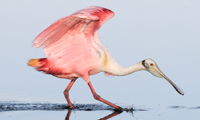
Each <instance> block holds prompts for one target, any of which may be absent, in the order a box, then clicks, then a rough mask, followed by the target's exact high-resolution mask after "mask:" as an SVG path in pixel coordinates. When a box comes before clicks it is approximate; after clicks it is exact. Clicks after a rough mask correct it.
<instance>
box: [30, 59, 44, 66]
mask: <svg viewBox="0 0 200 120" xmlns="http://www.w3.org/2000/svg"><path fill="white" fill-rule="evenodd" d="M27 64H28V66H31V67H40V66H41V64H40V62H39V59H30V60H29V61H28V63H27Z"/></svg>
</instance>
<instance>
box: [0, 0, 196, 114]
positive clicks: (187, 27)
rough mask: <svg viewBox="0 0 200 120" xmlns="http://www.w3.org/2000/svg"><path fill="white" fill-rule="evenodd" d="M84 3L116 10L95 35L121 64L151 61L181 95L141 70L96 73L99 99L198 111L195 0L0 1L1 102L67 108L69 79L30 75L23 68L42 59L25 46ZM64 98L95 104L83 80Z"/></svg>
mask: <svg viewBox="0 0 200 120" xmlns="http://www.w3.org/2000/svg"><path fill="white" fill-rule="evenodd" d="M88 6H102V7H106V8H109V9H111V10H112V11H114V12H115V16H114V17H113V18H112V19H110V20H109V21H107V22H106V23H105V24H104V25H103V26H102V27H101V28H100V30H99V37H100V40H101V41H102V43H103V44H105V45H106V46H107V47H108V49H109V50H110V52H111V53H112V55H113V57H114V58H115V59H116V60H117V61H118V62H119V63H120V64H121V65H123V66H125V67H128V66H130V65H133V64H135V63H137V62H139V61H141V60H143V59H146V58H152V59H154V60H155V61H156V62H157V64H158V66H159V67H160V69H161V70H162V71H163V72H164V73H165V74H166V75H167V76H168V77H169V78H170V79H171V80H172V81H174V82H175V83H176V84H177V85H178V86H179V87H180V88H181V89H182V90H183V91H184V92H185V95H184V96H181V95H179V94H178V93H176V91H175V90H174V89H173V88H172V86H171V85H170V84H169V83H167V82H166V81H165V80H164V79H161V78H156V77H154V76H152V75H151V74H149V73H147V72H145V71H142V72H136V73H133V74H131V75H128V76H124V77H116V76H114V77H106V76H105V75H104V74H103V73H99V74H97V75H94V76H91V82H92V84H93V86H94V88H95V90H96V92H97V93H98V94H99V95H101V97H103V98H105V99H107V100H109V101H112V102H114V103H117V104H118V105H128V106H129V105H130V106H131V105H132V104H134V105H136V106H137V105H138V106H146V107H148V108H154V107H155V106H158V108H159V106H160V107H169V106H173V105H177V106H187V107H196V106H200V96H199V95H200V80H199V67H200V63H199V61H200V56H199V51H200V47H199V45H200V7H199V6H200V1H199V0H190V1H189V0H167V1H160V0H151V1H150V0H123V1H122V0H101V1H94V0H74V1H72V0H71V1H70V0H43V1H41V0H31V1H27V0H6V1H5V0H4V1H3V0H2V1H0V66H1V69H0V73H1V75H0V101H22V102H55V103H66V100H65V98H64V95H63V91H64V89H65V88H66V87H67V85H68V83H69V82H70V81H69V80H65V79H59V78H56V77H53V76H51V75H45V74H43V73H40V72H37V71H35V70H34V69H33V68H30V67H28V66H27V64H26V63H27V61H28V60H29V59H31V58H43V57H45V55H44V52H43V50H42V49H35V48H31V46H32V41H33V40H34V38H35V37H36V36H37V35H38V34H39V33H40V32H42V31H43V30H44V29H45V28H47V27H48V26H49V25H51V24H52V23H53V22H55V21H56V20H58V19H59V18H62V17H64V16H67V15H70V14H72V13H73V12H75V11H77V10H80V9H82V8H85V7H88ZM70 98H71V100H72V102H73V103H84V104H88V103H99V102H98V101H96V100H94V99H93V96H92V94H91V92H90V90H89V87H88V86H87V84H86V83H85V81H84V80H82V79H78V80H77V81H76V83H75V84H74V86H73V87H72V89H71V91H70ZM196 116H197V115H196Z"/></svg>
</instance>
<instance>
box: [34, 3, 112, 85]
mask: <svg viewBox="0 0 200 120" xmlns="http://www.w3.org/2000/svg"><path fill="white" fill-rule="evenodd" d="M113 16H114V13H113V12H112V11H111V10H108V9H106V8H102V7H88V8H86V9H83V10H80V11H77V12H75V13H74V14H72V15H70V16H67V17H64V18H61V19H59V20H58V21H57V22H55V23H54V24H52V25H51V26H49V27H48V28H47V29H46V30H44V31H43V32H42V33H40V34H39V35H38V36H37V37H36V38H35V40H34V41H33V47H42V48H44V51H45V54H46V56H48V58H47V59H48V65H44V66H41V67H38V68H37V70H39V71H44V72H46V73H48V74H52V75H54V76H57V77H61V78H67V79H72V78H77V77H83V78H85V79H84V80H85V81H87V82H88V81H89V79H88V78H89V77H88V76H89V75H90V74H96V73H98V72H100V71H102V69H101V66H103V63H101V61H100V58H101V57H102V54H101V53H102V51H104V50H103V49H102V48H101V46H99V45H98V44H97V43H96V42H100V41H99V40H98V36H97V30H98V29H99V28H100V26H101V25H102V24H103V23H104V22H106V21H107V20H108V19H109V18H111V17H113ZM88 73H89V74H88Z"/></svg>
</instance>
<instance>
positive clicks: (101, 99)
mask: <svg viewBox="0 0 200 120" xmlns="http://www.w3.org/2000/svg"><path fill="white" fill-rule="evenodd" d="M88 85H89V87H90V90H91V91H92V94H93V96H94V99H96V100H99V101H101V102H103V103H105V104H107V105H109V106H111V107H113V108H115V109H117V110H121V111H122V110H123V108H121V107H119V106H117V105H115V104H113V103H111V102H109V101H107V100H105V99H103V98H101V97H100V96H99V95H98V94H97V93H96V92H95V90H94V88H93V86H92V84H91V82H90V81H89V82H88Z"/></svg>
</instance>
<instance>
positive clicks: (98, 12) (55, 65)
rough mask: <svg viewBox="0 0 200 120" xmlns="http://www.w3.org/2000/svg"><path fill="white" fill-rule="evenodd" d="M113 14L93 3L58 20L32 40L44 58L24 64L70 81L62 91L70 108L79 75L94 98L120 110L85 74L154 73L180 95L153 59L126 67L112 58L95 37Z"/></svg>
mask: <svg viewBox="0 0 200 120" xmlns="http://www.w3.org/2000/svg"><path fill="white" fill-rule="evenodd" d="M113 16H114V12H112V11H111V10H109V9H106V8H103V7H97V6H93V7H88V8H85V9H82V10H79V11H77V12H75V13H74V14H72V15H69V16H67V17H64V18H61V19H59V20H58V21H56V22H55V23H53V24H52V25H51V26H49V27H48V28H47V29H45V30H44V31H43V32H42V33H40V34H39V35H38V36H37V37H36V38H35V40H34V41H33V47H39V48H43V49H44V52H45V55H46V56H47V58H40V59H31V60H29V62H28V65H29V66H32V67H34V68H35V69H36V70H38V71H43V72H45V73H46V74H51V75H53V76H55V77H59V78H65V79H70V80H71V82H70V83H69V85H68V86H67V88H66V89H65V91H64V95H65V98H66V100H67V102H68V104H69V106H70V108H74V106H73V105H72V103H71V101H70V99H69V93H68V92H69V90H70V88H71V87H72V85H73V84H74V82H75V81H76V79H77V78H79V77H81V78H83V79H84V80H85V82H86V83H87V84H88V86H89V87H90V89H91V92H92V94H93V96H94V98H95V99H96V100H99V101H101V102H103V103H105V104H107V105H110V106H111V107H113V108H115V109H118V110H123V108H121V107H119V106H117V105H115V104H113V103H111V102H109V101H107V100H105V99H103V98H102V97H100V96H99V95H98V94H97V93H96V92H95V90H94V88H93V86H92V84H91V82H90V77H89V76H90V75H94V74H97V73H99V72H105V74H107V75H113V76H124V75H128V74H131V73H133V72H136V71H140V70H146V71H149V72H150V73H152V74H153V75H154V76H157V77H160V78H164V79H166V80H167V81H168V82H169V83H170V84H171V85H172V86H173V87H174V88H175V90H176V91H177V92H178V93H180V94H181V95H184V93H183V91H182V90H181V89H180V88H179V87H178V86H176V84H174V83H173V82H172V81H171V80H170V79H169V78H168V77H167V76H165V75H164V74H163V73H162V72H161V70H160V69H159V68H158V66H157V65H156V63H155V61H153V60H152V59H150V58H147V59H145V60H143V61H141V62H139V63H137V64H135V65H133V66H130V67H127V68H125V67H122V66H121V65H119V64H118V63H117V62H116V61H115V59H114V58H113V57H112V55H111V54H110V52H109V51H108V49H107V48H106V47H105V46H104V45H103V44H102V43H101V41H100V40H99V37H98V30H99V28H100V27H101V25H103V24H104V23H105V22H106V21H107V20H108V19H110V18H111V17H113Z"/></svg>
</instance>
